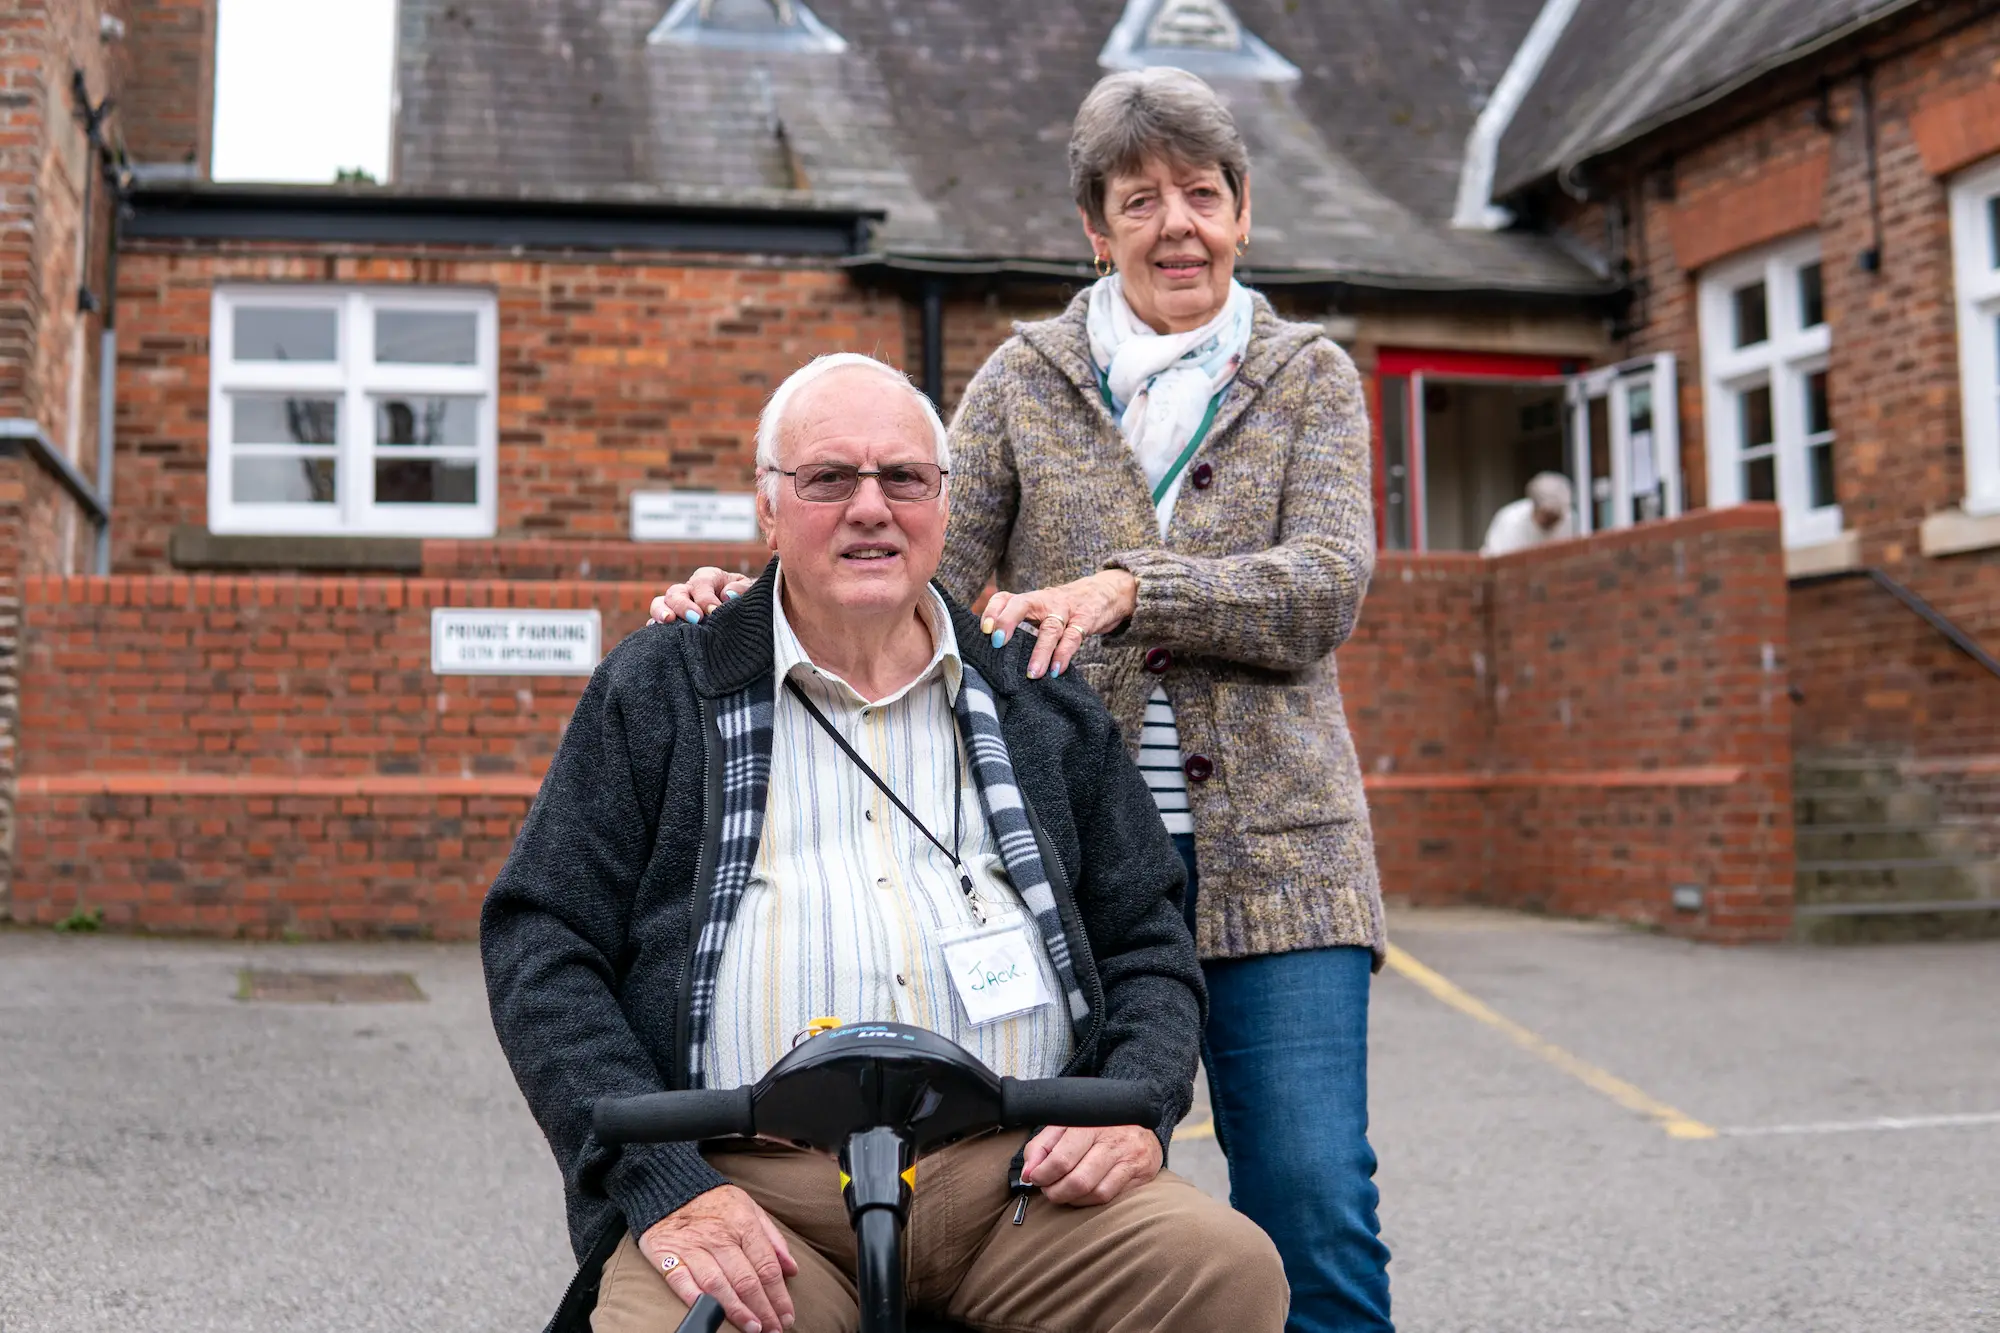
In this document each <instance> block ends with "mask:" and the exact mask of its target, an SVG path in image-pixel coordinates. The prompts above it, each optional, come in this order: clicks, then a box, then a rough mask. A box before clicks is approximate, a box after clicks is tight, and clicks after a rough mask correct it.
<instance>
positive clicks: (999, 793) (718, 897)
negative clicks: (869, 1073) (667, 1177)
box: [687, 665, 1090, 1088]
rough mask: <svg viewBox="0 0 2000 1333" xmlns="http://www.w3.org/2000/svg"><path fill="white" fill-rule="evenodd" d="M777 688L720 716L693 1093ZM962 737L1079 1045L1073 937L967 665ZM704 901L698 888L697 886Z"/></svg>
mask: <svg viewBox="0 0 2000 1333" xmlns="http://www.w3.org/2000/svg"><path fill="white" fill-rule="evenodd" d="M775 690H776V686H775V684H774V683H773V681H772V679H771V678H770V677H769V676H762V677H760V678H759V679H757V680H756V681H754V682H753V683H751V684H750V685H747V686H745V687H744V688H743V689H741V690H738V691H737V692H736V693H734V694H732V695H729V696H728V697H726V698H725V699H723V701H722V705H721V707H720V708H719V709H718V710H717V712H716V729H717V730H718V731H719V732H720V733H721V735H722V812H721V818H722V843H721V847H720V849H719V851H718V853H717V855H716V861H715V883H714V885H713V887H712V888H710V890H709V894H708V917H707V920H706V921H705V922H703V924H702V928H701V937H700V938H699V939H698V940H696V942H695V950H694V960H693V963H692V964H691V965H692V966H693V968H694V984H693V985H692V986H691V987H690V988H689V995H688V1068H687V1078H688V1082H687V1086H688V1087H690V1088H699V1087H701V1086H703V1075H702V1069H703V1060H702V1057H703V1055H704V1053H705V1052H706V1049H707V1045H708V1037H709V1023H710V1021H711V1020H712V1018H713V1015H714V1013H715V978H716V973H717V971H718V970H719V969H720V967H721V965H722V946H723V942H724V940H726V939H727V938H728V936H729V927H730V925H731V923H732V922H734V921H735V919H736V909H737V907H738V906H739V905H740V904H741V903H742V901H743V891H744V889H746V888H747V887H749V884H750V876H751V873H752V871H753V869H754V868H755V866H756V862H757V844H758V841H759V840H760V839H761V838H762V836H763V832H764V803H765V801H766V799H767V798H768V796H769V792H770V783H771V745H772V725H773V724H772V719H773V717H774V707H773V705H774V703H775ZM954 711H955V712H956V713H957V715H958V730H959V735H960V737H961V738H962V739H963V740H964V742H965V748H966V751H967V753H968V754H970V755H971V757H972V777H973V781H974V783H975V784H977V786H978V788H979V803H980V807H981V808H982V809H983V810H985V812H986V822H987V825H988V827H990V828H991V829H992V830H993V840H994V842H995V843H996V844H998V846H999V848H1000V859H1001V861H1002V862H1003V863H1005V865H1006V867H1007V876H1008V878H1010V879H1011V880H1013V881H1014V888H1015V890H1016V891H1017V892H1018V893H1019V894H1020V895H1021V900H1022V902H1023V903H1024V904H1025V905H1026V906H1027V908H1028V912H1029V914H1030V915H1031V916H1032V917H1033V918H1034V921H1035V926H1036V928H1037V929H1038V930H1040V931H1041V935H1042V944H1043V946H1044V947H1045V948H1046V949H1047V950H1048V954H1049V962H1050V964H1051V965H1053V966H1054V968H1055V971H1056V979H1057V980H1058V981H1059V982H1061V984H1062V988H1063V996H1064V999H1065V1001H1066V1002H1067V1004H1068V1006H1069V1015H1070V1022H1071V1025H1072V1026H1073V1028H1074V1029H1075V1030H1076V1032H1077V1033H1078V1035H1079V1037H1081V1034H1082V1032H1083V1028H1084V1022H1085V1020H1086V1019H1088V1018H1089V1017H1090V1003H1089V1001H1087V1000H1086V999H1084V995H1083V989H1082V987H1081V986H1079V985H1078V984H1077V979H1076V966H1075V963H1074V961H1073V959H1072V958H1071V955H1070V947H1069V936H1068V934H1067V933H1066V932H1065V931H1064V930H1063V925H1062V917H1061V914H1060V913H1059V912H1058V911H1057V910H1056V895H1055V890H1054V889H1053V888H1052V887H1051V886H1050V884H1049V879H1048V874H1047V871H1046V870H1045V868H1044V867H1043V865H1042V852H1041V848H1040V846H1038V845H1037V844H1036V842H1035V833H1034V830H1033V828H1032V827H1030V825H1029V823H1028V807H1027V802H1026V800H1025V799H1024V798H1023V797H1022V795H1021V789H1020V788H1019V787H1018V786H1016V785H1015V782H1014V762H1013V760H1012V759H1011V758H1010V757H1009V756H1008V754H1007V742H1006V738H1005V737H1003V736H1002V735H1001V734H1000V712H999V709H998V708H997V707H996V706H995V704H994V702H993V691H992V689H991V687H990V686H988V685H987V683H986V681H985V679H984V678H983V677H981V676H980V674H979V672H978V671H976V670H974V669H973V668H972V667H971V666H970V665H968V666H966V667H965V670H964V679H963V683H962V685H961V687H960V689H959V691H958V699H957V701H956V703H955V705H954ZM697 892H699V886H697Z"/></svg>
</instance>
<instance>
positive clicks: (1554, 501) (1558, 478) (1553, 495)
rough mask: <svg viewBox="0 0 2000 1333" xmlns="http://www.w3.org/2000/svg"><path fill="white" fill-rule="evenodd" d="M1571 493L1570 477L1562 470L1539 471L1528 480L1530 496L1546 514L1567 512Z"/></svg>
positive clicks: (1536, 505)
mask: <svg viewBox="0 0 2000 1333" xmlns="http://www.w3.org/2000/svg"><path fill="white" fill-rule="evenodd" d="M1571 494H1572V493H1571V491H1570V484H1569V478H1568V477H1565V476H1564V475H1563V474H1562V473H1560V472H1537V473H1536V474H1535V475H1534V477H1533V479H1531V480H1530V481H1529V482H1528V498H1529V499H1530V500H1532V501H1534V504H1535V508H1537V509H1539V510H1541V511H1542V512H1543V513H1544V514H1567V513H1568V512H1569V505H1570V499H1571Z"/></svg>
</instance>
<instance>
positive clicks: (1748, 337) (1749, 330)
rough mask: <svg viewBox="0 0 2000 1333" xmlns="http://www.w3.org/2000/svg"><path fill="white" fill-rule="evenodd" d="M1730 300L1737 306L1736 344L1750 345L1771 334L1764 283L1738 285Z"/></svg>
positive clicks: (1739, 345)
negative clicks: (1746, 285) (1745, 285)
mask: <svg viewBox="0 0 2000 1333" xmlns="http://www.w3.org/2000/svg"><path fill="white" fill-rule="evenodd" d="M1730 300H1731V301H1732V302H1733V303H1734V305H1735V307H1736V345H1737V346H1738V347H1750V346H1753V345H1755V344H1757V343H1760V342H1763V341H1764V340H1765V339H1767V338H1769V337H1770V336H1771V318H1770V314H1769V312H1768V310H1767V306H1768V304H1769V303H1768V302H1767V301H1766V300H1765V299H1764V284H1763V283H1761V282H1753V283H1751V284H1750V285H1749V286H1748V287H1738V288H1737V289H1736V291H1735V293H1734V295H1732V296H1731V298H1730Z"/></svg>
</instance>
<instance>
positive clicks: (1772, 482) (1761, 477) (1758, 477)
mask: <svg viewBox="0 0 2000 1333" xmlns="http://www.w3.org/2000/svg"><path fill="white" fill-rule="evenodd" d="M1777 462H1778V460H1777V458H1776V457H1775V456H1774V455H1771V454H1766V455H1764V456H1763V457H1762V458H1752V459H1749V460H1748V461H1746V462H1745V463H1744V464H1743V498H1744V499H1746V500H1775V499H1777V498H1778V467H1777Z"/></svg>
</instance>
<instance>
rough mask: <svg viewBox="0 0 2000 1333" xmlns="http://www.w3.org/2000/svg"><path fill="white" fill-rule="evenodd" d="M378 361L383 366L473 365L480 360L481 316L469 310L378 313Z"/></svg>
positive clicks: (376, 331)
mask: <svg viewBox="0 0 2000 1333" xmlns="http://www.w3.org/2000/svg"><path fill="white" fill-rule="evenodd" d="M375 359H376V360H377V361H378V362H381V363H383V364H384V365H390V364H397V365H421V366H469V365H472V364H473V363H474V362H476V361H477V360H478V359H479V317H478V316H477V315H475V314H473V313H472V312H471V311H470V310H448V311H438V310H378V311H376V312H375Z"/></svg>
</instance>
